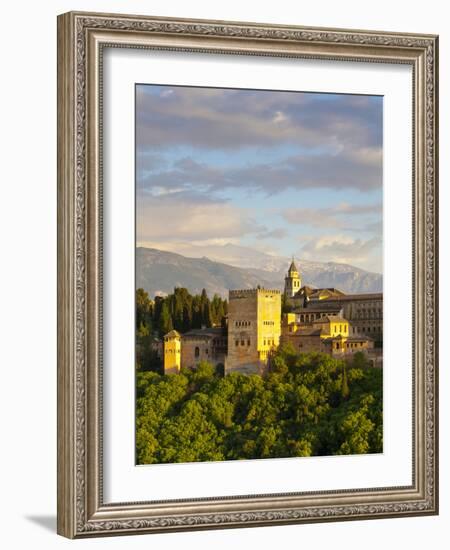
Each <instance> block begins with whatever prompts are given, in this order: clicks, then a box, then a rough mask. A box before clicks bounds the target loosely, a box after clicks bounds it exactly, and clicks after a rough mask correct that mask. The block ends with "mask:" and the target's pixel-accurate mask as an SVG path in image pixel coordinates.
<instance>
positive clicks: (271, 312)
mask: <svg viewBox="0 0 450 550" xmlns="http://www.w3.org/2000/svg"><path fill="white" fill-rule="evenodd" d="M282 311H283V312H284V313H282ZM284 343H290V344H292V345H293V346H294V348H295V349H296V350H297V351H299V352H303V353H308V352H313V351H318V352H322V353H327V354H329V355H332V356H333V357H339V358H349V357H351V356H352V354H353V353H355V352H357V351H362V352H363V353H364V354H365V355H366V356H367V357H368V359H369V361H370V364H372V365H373V366H378V367H381V366H382V345H383V294H382V293H371V294H345V293H343V292H341V291H340V290H338V289H336V288H313V287H310V286H302V285H301V277H300V273H299V271H298V269H297V267H296V265H295V262H294V261H292V263H291V265H290V267H289V270H288V273H287V275H286V277H285V284H284V293H282V292H281V291H280V290H273V289H265V288H259V287H258V288H256V289H251V290H230V291H229V304H228V318H227V324H226V327H225V328H222V327H217V328H216V327H213V328H201V329H195V330H190V331H189V332H186V333H183V334H180V333H178V332H177V331H175V330H172V331H170V332H169V333H168V334H166V335H165V336H164V342H163V346H162V350H161V352H162V354H163V362H164V372H165V373H166V374H169V373H177V372H179V370H180V369H181V367H187V368H194V367H195V366H196V365H198V364H199V362H200V361H205V360H206V361H208V362H209V363H211V364H213V365H214V366H217V367H222V368H223V369H224V372H225V374H227V373H230V372H234V371H237V372H243V373H249V374H250V373H259V374H263V373H264V372H266V371H267V369H268V368H270V360H271V356H272V354H273V352H274V351H275V350H276V349H277V348H278V346H279V345H282V344H284Z"/></svg>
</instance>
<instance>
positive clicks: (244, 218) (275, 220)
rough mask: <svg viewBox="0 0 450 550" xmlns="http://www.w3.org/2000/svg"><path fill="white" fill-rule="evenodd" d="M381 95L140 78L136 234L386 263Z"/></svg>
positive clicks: (171, 246) (378, 267) (168, 243)
mask: <svg viewBox="0 0 450 550" xmlns="http://www.w3.org/2000/svg"><path fill="white" fill-rule="evenodd" d="M382 120H383V99H382V97H380V96H367V95H366V96H363V95H349V94H324V93H308V92H289V91H269V90H241V89H224V88H200V87H182V86H162V85H149V84H143V85H137V86H136V241H137V246H148V247H154V248H159V249H162V250H168V251H171V252H177V253H181V254H183V253H184V252H186V251H187V250H189V251H191V253H190V254H186V255H192V250H193V249H195V250H198V252H199V256H201V255H202V254H201V251H202V250H206V249H207V247H211V246H215V247H216V248H217V247H220V246H222V245H227V244H233V245H239V246H244V247H249V248H252V249H253V250H258V251H262V252H265V253H267V254H270V255H274V256H288V257H291V256H294V257H295V258H296V259H298V260H299V261H300V260H301V259H302V258H303V259H307V260H313V261H321V262H327V261H333V262H341V263H349V264H351V265H354V266H356V267H360V268H362V269H367V270H369V271H374V272H377V273H381V272H382V199H383V195H382V136H383V128H382Z"/></svg>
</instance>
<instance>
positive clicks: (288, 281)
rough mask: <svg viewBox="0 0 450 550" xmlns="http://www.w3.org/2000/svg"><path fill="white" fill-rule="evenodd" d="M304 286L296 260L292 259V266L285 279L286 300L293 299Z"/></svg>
mask: <svg viewBox="0 0 450 550" xmlns="http://www.w3.org/2000/svg"><path fill="white" fill-rule="evenodd" d="M301 286H302V280H301V278H300V275H299V272H298V269H297V266H296V265H295V262H294V258H292V262H291V265H290V267H289V270H288V272H287V275H286V277H285V278H284V296H285V297H286V298H292V297H293V296H294V295H295V294H297V292H298V291H299V290H300V288H301Z"/></svg>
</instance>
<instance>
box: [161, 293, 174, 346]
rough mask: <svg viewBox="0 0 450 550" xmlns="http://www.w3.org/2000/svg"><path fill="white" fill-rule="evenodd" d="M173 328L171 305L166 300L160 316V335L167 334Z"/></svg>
mask: <svg viewBox="0 0 450 550" xmlns="http://www.w3.org/2000/svg"><path fill="white" fill-rule="evenodd" d="M172 329H173V324H172V317H171V315H170V313H169V306H168V305H167V302H166V301H164V302H163V304H162V307H161V314H160V317H159V336H160V337H161V338H162V337H163V336H164V335H165V334H167V333H168V332H170V331H171V330H172Z"/></svg>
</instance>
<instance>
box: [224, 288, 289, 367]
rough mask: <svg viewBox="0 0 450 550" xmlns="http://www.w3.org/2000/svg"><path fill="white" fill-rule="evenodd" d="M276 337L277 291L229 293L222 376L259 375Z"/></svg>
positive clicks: (278, 332)
mask: <svg viewBox="0 0 450 550" xmlns="http://www.w3.org/2000/svg"><path fill="white" fill-rule="evenodd" d="M280 335H281V292H280V291H279V290H268V289H265V288H257V289H252V290H230V293H229V305H228V355H227V358H226V362H225V372H226V373H230V372H233V371H238V372H244V373H249V374H252V373H262V372H263V371H264V370H265V368H266V367H267V365H268V362H269V359H270V354H271V352H272V350H275V349H276V348H277V347H278V345H279V343H280Z"/></svg>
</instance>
